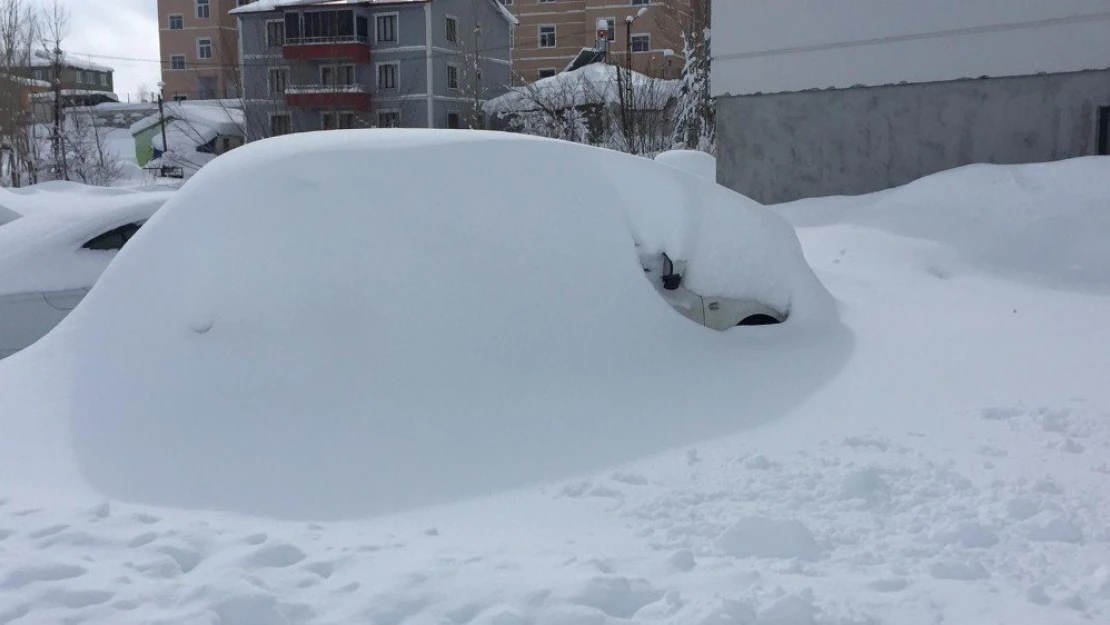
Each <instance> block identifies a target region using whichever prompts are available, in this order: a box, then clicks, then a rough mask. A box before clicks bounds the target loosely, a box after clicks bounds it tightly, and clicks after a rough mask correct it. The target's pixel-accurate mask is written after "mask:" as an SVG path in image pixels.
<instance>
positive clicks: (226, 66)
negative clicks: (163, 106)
mask: <svg viewBox="0 0 1110 625" xmlns="http://www.w3.org/2000/svg"><path fill="white" fill-rule="evenodd" d="M251 2H254V0H158V39H159V45H160V48H161V55H160V58H161V60H162V82H164V83H165V87H164V89H163V92H162V93H163V95H164V96H165V98H166V99H167V100H210V99H213V98H234V97H236V95H237V94H238V91H239V86H238V82H239V78H238V76H239V67H238V66H239V32H238V30H237V27H236V20H235V18H234V17H232V16H231V15H229V14H228V12H229V11H231V10H232V9H234V8H236V7H240V6H245V5H247V4H250V3H251Z"/></svg>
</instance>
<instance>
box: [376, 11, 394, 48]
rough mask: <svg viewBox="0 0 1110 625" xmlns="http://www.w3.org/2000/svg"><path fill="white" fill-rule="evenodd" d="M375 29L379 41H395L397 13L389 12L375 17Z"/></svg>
mask: <svg viewBox="0 0 1110 625" xmlns="http://www.w3.org/2000/svg"><path fill="white" fill-rule="evenodd" d="M375 23H376V26H375V29H376V32H377V38H378V41H379V42H383V41H384V42H393V41H397V14H396V13H389V14H386V15H379V16H377V17H376V18H375Z"/></svg>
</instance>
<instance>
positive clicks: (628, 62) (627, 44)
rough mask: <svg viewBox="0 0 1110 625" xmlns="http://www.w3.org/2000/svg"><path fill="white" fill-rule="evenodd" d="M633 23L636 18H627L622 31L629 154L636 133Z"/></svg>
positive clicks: (634, 143) (633, 146) (633, 145)
mask: <svg viewBox="0 0 1110 625" xmlns="http://www.w3.org/2000/svg"><path fill="white" fill-rule="evenodd" d="M634 21H636V18H634V17H629V19H628V20H626V21H625V26H627V28H625V29H624V65H625V67H626V68H627V69H628V81H627V82H628V84H627V85H625V86H626V87H627V88H628V97H627V98H625V101H626V102H627V103H628V105H627V109H628V110H627V111H626V112H625V115H626V116H627V118H626V120H625V122H624V123H625V132H626V133H627V134H628V153H629V154H635V153H636V141H635V137H636V133H635V132H634V131H635V124H636V120H635V117H633V115H632V95H633V93H634V92H633V90H632V22H634Z"/></svg>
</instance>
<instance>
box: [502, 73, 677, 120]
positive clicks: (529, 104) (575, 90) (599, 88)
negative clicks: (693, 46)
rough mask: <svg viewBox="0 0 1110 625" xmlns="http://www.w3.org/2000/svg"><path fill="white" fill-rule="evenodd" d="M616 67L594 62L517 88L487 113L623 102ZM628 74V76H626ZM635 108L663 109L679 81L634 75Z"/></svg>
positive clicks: (674, 93) (675, 91)
mask: <svg viewBox="0 0 1110 625" xmlns="http://www.w3.org/2000/svg"><path fill="white" fill-rule="evenodd" d="M617 72H618V68H617V67H616V66H615V65H607V64H604V63H593V64H590V65H587V66H585V67H583V68H581V69H576V70H574V71H570V72H562V73H559V74H556V75H554V76H551V77H548V78H542V79H540V80H537V81H536V82H533V83H531V84H529V85H525V86H521V87H513V88H512V89H510V90H509V91H508V92H507V93H505V94H503V95H500V96H498V97H496V98H493V99H492V100H489V101H488V102H486V103H485V110H486V112H487V113H491V114H497V113H513V112H520V111H528V110H535V109H537V108H539V107H540V106H539V105H540V104H541V103H542V106H543V107H553V108H556V109H560V108H569V107H572V106H582V105H586V104H602V103H606V102H609V103H615V102H619V101H620V91H619V90H618V88H617V86H618V82H617ZM625 75H627V74H625ZM632 85H633V93H634V94H635V95H634V96H633V100H634V101H633V105H634V107H635V108H638V109H654V110H661V109H663V108H664V107H666V105H667V102H668V101H669V100H670V99H671V98H673V97H677V96H678V94H679V93H680V92H681V89H682V86H681V83H680V82H679V81H677V80H666V79H662V78H651V77H649V76H645V75H643V74H641V73H639V72H635V71H634V72H632Z"/></svg>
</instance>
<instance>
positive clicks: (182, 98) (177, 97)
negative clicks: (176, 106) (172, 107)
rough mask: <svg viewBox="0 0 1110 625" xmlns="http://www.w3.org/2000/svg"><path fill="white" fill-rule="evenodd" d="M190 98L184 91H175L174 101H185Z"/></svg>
mask: <svg viewBox="0 0 1110 625" xmlns="http://www.w3.org/2000/svg"><path fill="white" fill-rule="evenodd" d="M188 99H189V96H187V95H185V94H184V93H174V94H173V101H174V102H184V101H186V100H188Z"/></svg>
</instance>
